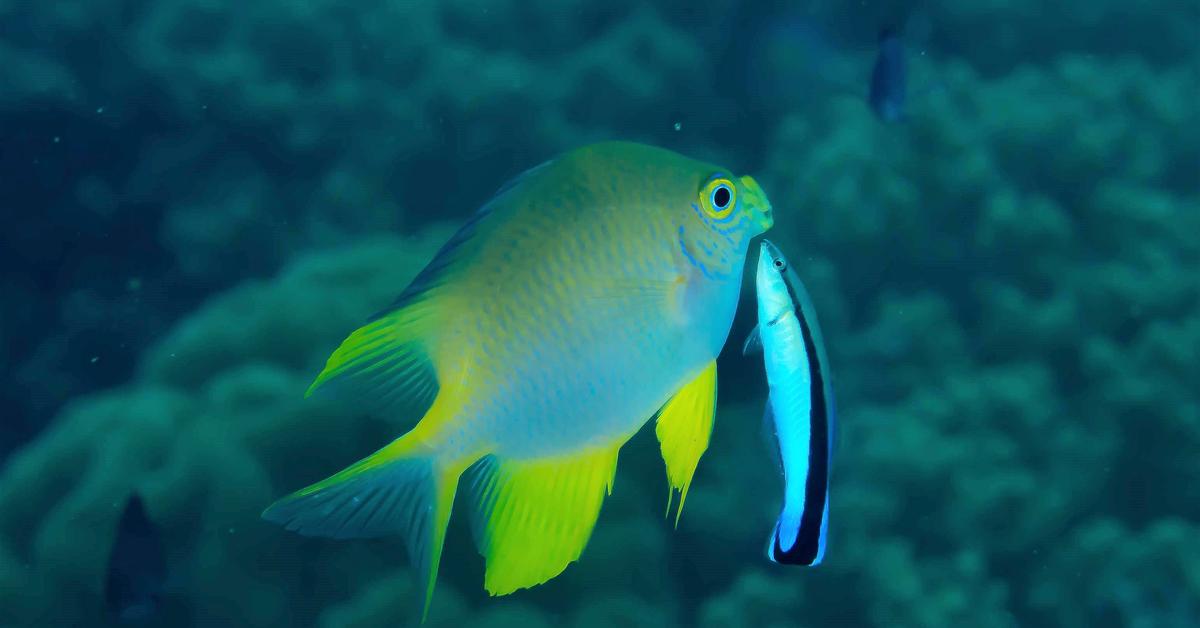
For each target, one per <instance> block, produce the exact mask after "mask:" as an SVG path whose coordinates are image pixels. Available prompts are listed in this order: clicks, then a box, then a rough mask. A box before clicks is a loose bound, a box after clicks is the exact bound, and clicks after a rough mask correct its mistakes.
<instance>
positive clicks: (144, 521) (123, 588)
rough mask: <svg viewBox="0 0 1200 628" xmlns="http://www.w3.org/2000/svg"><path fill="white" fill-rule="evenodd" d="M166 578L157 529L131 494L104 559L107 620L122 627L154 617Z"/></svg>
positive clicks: (138, 501)
mask: <svg viewBox="0 0 1200 628" xmlns="http://www.w3.org/2000/svg"><path fill="white" fill-rule="evenodd" d="M166 577H167V555H166V550H165V549H164V548H163V543H162V538H161V537H160V536H159V532H158V526H156V525H154V522H153V521H150V518H149V517H148V516H147V515H146V507H145V505H144V504H143V503H142V498H141V497H140V496H139V495H137V494H136V493H135V494H133V495H131V496H130V497H129V501H128V502H126V504H125V512H124V513H122V514H121V521H120V522H119V523H118V524H117V532H116V539H115V540H114V541H113V546H112V553H111V554H110V555H109V558H108V575H107V577H106V579H105V582H104V603H105V608H106V610H107V612H108V614H109V616H110V617H112V618H113V619H114V620H116V621H117V622H118V623H122V624H138V623H142V622H147V621H150V620H152V619H154V618H155V617H157V616H158V613H159V608H160V605H161V601H162V592H163V586H164V583H165V581H166Z"/></svg>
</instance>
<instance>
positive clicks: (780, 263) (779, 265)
mask: <svg viewBox="0 0 1200 628" xmlns="http://www.w3.org/2000/svg"><path fill="white" fill-rule="evenodd" d="M775 268H783V260H781V259H777V260H775Z"/></svg>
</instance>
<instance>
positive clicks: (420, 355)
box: [307, 162, 552, 429]
mask: <svg viewBox="0 0 1200 628" xmlns="http://www.w3.org/2000/svg"><path fill="white" fill-rule="evenodd" d="M550 163H552V162H546V163H544V164H542V165H540V166H536V167H534V168H531V169H530V170H527V171H525V172H524V173H522V174H521V175H519V176H517V177H515V178H514V179H512V180H511V181H509V182H508V183H506V184H505V185H504V186H502V187H501V188H500V190H499V191H498V192H497V193H496V194H495V195H494V196H493V197H492V199H491V200H490V201H488V202H487V203H485V204H484V205H483V207H482V208H480V209H479V211H477V212H475V215H474V216H472V217H471V218H470V220H468V221H467V222H466V224H464V225H463V226H462V227H460V228H459V230H458V231H457V232H455V234H454V235H453V236H451V238H450V239H449V240H448V241H447V242H446V243H445V244H444V245H442V247H441V249H439V250H438V252H437V253H436V254H435V255H434V256H433V259H432V260H430V262H429V263H428V264H427V265H426V266H425V268H424V269H422V270H421V272H420V273H418V274H417V276H416V278H414V279H413V281H412V283H410V284H409V285H408V287H407V288H405V289H404V291H403V292H401V293H400V296H399V297H397V298H396V300H395V301H394V302H393V303H392V304H391V305H390V306H389V307H388V308H386V309H384V310H383V311H380V312H378V313H377V314H375V315H374V316H373V317H371V319H370V320H369V322H367V324H366V325H363V326H362V327H360V328H359V329H357V330H355V331H354V332H353V333H352V334H350V336H349V337H348V338H346V340H344V341H343V342H342V344H341V346H339V347H338V348H337V350H336V351H334V352H333V355H331V356H330V357H329V360H328V362H327V363H326V364H325V368H324V370H322V371H321V373H320V374H319V375H317V378H316V380H315V381H314V382H313V384H312V386H310V387H309V389H308V393H307V394H309V395H311V394H313V393H315V392H317V391H321V393H322V394H328V395H332V396H334V397H335V398H336V399H337V400H339V401H345V402H347V403H350V404H353V405H356V406H361V407H362V409H364V410H366V411H367V412H371V413H373V414H377V415H380V416H383V417H384V418H387V419H389V420H394V421H397V422H398V423H399V425H400V427H402V428H405V429H407V428H409V427H411V426H412V425H413V424H414V423H415V422H416V420H417V419H419V418H420V417H421V416H422V415H423V414H424V413H425V411H426V410H427V409H428V408H429V407H430V405H431V404H432V403H433V400H434V398H435V397H436V396H437V393H438V389H439V385H438V381H439V380H438V373H437V371H436V368H435V360H433V359H432V357H431V353H432V352H433V351H434V350H435V348H436V347H435V345H436V340H437V339H436V335H437V334H438V333H439V331H438V330H439V329H440V326H439V325H435V324H433V322H434V321H436V320H440V319H441V318H442V317H443V316H444V315H445V312H446V311H447V310H448V308H449V306H448V305H447V304H446V303H445V301H446V299H444V298H442V296H443V295H442V294H441V293H440V292H441V291H439V290H438V288H439V287H440V286H441V285H442V284H443V282H444V280H445V278H446V277H447V276H448V274H449V273H451V272H452V271H453V265H454V263H455V261H457V260H458V259H460V257H461V254H462V252H463V249H464V244H466V243H467V242H469V241H470V240H471V239H472V238H473V237H474V236H475V235H476V234H477V233H478V232H479V230H480V229H481V228H483V227H484V225H485V224H486V223H487V219H488V217H489V216H490V215H492V213H493V212H494V211H495V209H496V208H497V207H498V206H499V205H500V204H501V203H503V202H504V199H506V198H508V197H509V195H511V194H513V193H514V192H515V191H516V190H518V188H520V187H521V185H522V183H523V182H526V181H529V180H530V179H531V178H532V177H534V176H536V173H538V172H541V171H542V170H544V169H545V168H546V167H547V166H548V165H549V164H550Z"/></svg>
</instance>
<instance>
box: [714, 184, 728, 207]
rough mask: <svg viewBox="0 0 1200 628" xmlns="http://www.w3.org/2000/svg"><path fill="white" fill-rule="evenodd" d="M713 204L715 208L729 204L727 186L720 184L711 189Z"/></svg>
mask: <svg viewBox="0 0 1200 628" xmlns="http://www.w3.org/2000/svg"><path fill="white" fill-rule="evenodd" d="M713 205H715V206H716V208H717V209H725V208H726V207H728V206H729V188H727V187H725V186H723V185H722V186H721V187H719V188H717V189H715V190H713Z"/></svg>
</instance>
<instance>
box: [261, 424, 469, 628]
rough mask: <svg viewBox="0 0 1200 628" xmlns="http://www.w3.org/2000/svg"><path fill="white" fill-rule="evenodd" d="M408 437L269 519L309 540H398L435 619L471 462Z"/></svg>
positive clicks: (295, 497)
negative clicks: (440, 575) (441, 455)
mask: <svg viewBox="0 0 1200 628" xmlns="http://www.w3.org/2000/svg"><path fill="white" fill-rule="evenodd" d="M416 438H417V437H416V435H415V434H414V433H412V432H410V433H409V434H408V435H406V436H403V437H401V438H399V439H397V440H395V441H393V442H392V443H391V444H390V445H388V446H387V447H384V448H383V449H381V450H379V451H378V452H376V453H374V454H372V455H370V456H368V457H366V458H364V459H363V460H360V461H359V462H357V463H355V464H354V465H351V466H350V467H348V468H346V469H345V470H343V471H341V472H339V473H337V474H336V475H334V476H332V477H330V478H328V479H325V480H323V481H321V482H318V483H316V484H313V485H312V486H309V487H307V488H304V489H301V490H299V491H297V492H295V493H293V494H292V495H290V496H288V497H285V498H283V499H281V500H279V501H277V502H275V503H274V504H272V505H271V506H270V507H269V508H267V510H266V511H265V512H263V518H264V519H266V520H268V521H272V522H275V523H279V524H281V525H283V526H284V527H286V528H287V529H288V530H293V531H295V532H298V533H300V534H303V535H307V536H327V537H332V538H335V539H345V538H364V537H376V536H383V535H390V534H400V535H403V537H404V542H405V545H406V546H407V548H408V555H409V559H410V560H411V561H412V563H413V564H414V566H415V567H416V569H417V573H418V577H419V578H420V582H421V584H422V587H421V590H422V592H423V593H424V606H423V610H422V612H421V618H422V621H424V618H425V616H426V615H427V614H428V613H429V603H430V601H431V600H432V599H433V585H434V581H435V580H436V579H437V572H438V562H439V561H440V560H441V556H442V545H443V543H444V542H445V538H446V525H447V524H448V523H449V521H450V509H451V507H452V506H453V504H454V494H455V490H456V488H457V486H458V478H459V475H461V474H462V472H463V470H464V469H465V468H466V466H467V465H466V464H452V465H444V464H439V463H438V461H437V460H436V459H435V458H434V457H432V456H431V455H429V454H430V452H429V450H428V449H426V448H425V447H424V446H423V445H421V444H420V443H419V442H418V441H417V440H416Z"/></svg>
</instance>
